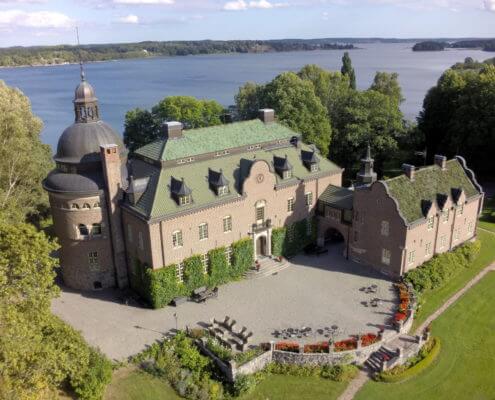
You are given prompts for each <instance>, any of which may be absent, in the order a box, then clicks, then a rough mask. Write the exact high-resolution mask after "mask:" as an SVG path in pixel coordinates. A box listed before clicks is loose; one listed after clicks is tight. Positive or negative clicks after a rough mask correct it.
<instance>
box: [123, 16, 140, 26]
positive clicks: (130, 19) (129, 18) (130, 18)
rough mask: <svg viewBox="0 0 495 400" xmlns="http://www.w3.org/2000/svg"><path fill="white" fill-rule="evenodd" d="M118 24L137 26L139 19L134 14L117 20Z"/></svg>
mask: <svg viewBox="0 0 495 400" xmlns="http://www.w3.org/2000/svg"><path fill="white" fill-rule="evenodd" d="M119 22H121V23H123V24H139V17H138V16H137V15H134V14H129V15H126V16H125V17H121V18H119Z"/></svg>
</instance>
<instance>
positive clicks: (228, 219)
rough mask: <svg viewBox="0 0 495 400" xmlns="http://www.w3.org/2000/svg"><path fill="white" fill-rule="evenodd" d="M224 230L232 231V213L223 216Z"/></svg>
mask: <svg viewBox="0 0 495 400" xmlns="http://www.w3.org/2000/svg"><path fill="white" fill-rule="evenodd" d="M223 231H224V232H230V231H232V217H231V216H230V215H228V216H226V217H223Z"/></svg>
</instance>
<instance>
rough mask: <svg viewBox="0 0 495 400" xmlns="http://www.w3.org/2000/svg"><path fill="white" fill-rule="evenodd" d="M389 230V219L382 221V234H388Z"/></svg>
mask: <svg viewBox="0 0 495 400" xmlns="http://www.w3.org/2000/svg"><path fill="white" fill-rule="evenodd" d="M389 231H390V224H389V223H388V221H382V225H381V231H380V232H381V234H382V236H388V234H389Z"/></svg>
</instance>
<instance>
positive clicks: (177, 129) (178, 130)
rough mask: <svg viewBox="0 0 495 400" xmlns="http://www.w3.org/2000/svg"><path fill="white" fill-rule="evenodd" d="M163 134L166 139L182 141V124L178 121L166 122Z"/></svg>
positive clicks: (163, 126)
mask: <svg viewBox="0 0 495 400" xmlns="http://www.w3.org/2000/svg"><path fill="white" fill-rule="evenodd" d="M162 132H163V137H164V138H167V139H180V138H181V137H182V124H181V123H180V122H177V121H168V122H164V123H163V125H162Z"/></svg>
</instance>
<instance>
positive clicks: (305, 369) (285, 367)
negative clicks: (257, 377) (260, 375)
mask: <svg viewBox="0 0 495 400" xmlns="http://www.w3.org/2000/svg"><path fill="white" fill-rule="evenodd" d="M264 371H265V372H266V373H269V374H277V375H289V376H301V377H310V376H319V377H321V378H324V379H330V380H333V381H336V382H348V381H351V380H352V379H353V378H355V377H356V375H357V373H358V371H359V370H358V368H357V367H356V366H355V365H350V364H349V365H324V366H317V365H295V364H280V363H270V364H268V365H267V366H266V367H265V369H264Z"/></svg>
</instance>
